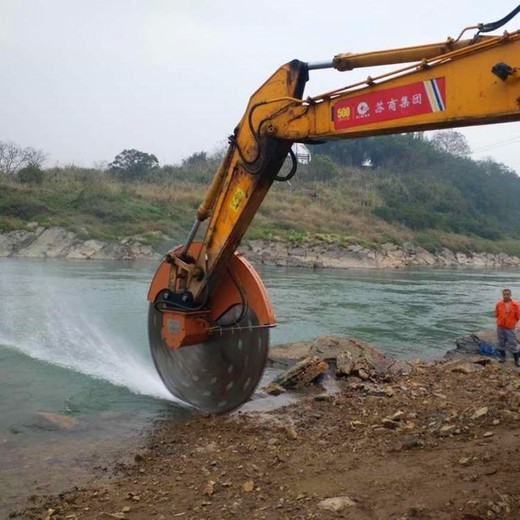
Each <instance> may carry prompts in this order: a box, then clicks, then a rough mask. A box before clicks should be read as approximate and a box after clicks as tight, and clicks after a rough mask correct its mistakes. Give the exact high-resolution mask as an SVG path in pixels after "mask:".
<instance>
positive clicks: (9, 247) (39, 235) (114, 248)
mask: <svg viewBox="0 0 520 520" xmlns="http://www.w3.org/2000/svg"><path fill="white" fill-rule="evenodd" d="M157 238H158V239H160V240H161V243H163V244H167V243H168V240H167V237H163V236H161V237H157ZM169 246H171V243H170V244H169ZM169 246H166V245H164V250H162V249H161V251H158V250H157V249H154V248H153V247H152V246H151V245H149V244H147V243H146V241H144V240H142V239H141V238H140V237H127V238H124V239H121V240H120V241H119V242H105V241H102V240H95V239H89V240H84V239H82V238H80V237H79V236H78V235H76V234H75V233H73V232H71V231H67V230H65V229H63V228H59V227H52V228H47V229H46V228H43V227H41V226H38V225H36V224H35V225H34V226H32V227H31V228H30V229H27V230H17V231H10V232H5V233H0V257H24V258H66V259H72V260H160V259H161V258H162V256H163V254H164V252H165V250H166V248H167V247H169ZM240 250H241V251H243V253H244V254H245V256H246V257H247V258H248V259H249V260H251V261H252V262H253V263H256V264H265V265H275V266H284V267H305V268H313V269H316V268H339V269H355V268H363V269H396V268H403V267H483V268H485V267H489V268H491V267H493V268H497V267H498V268H500V267H515V266H520V258H519V257H516V256H513V255H508V254H506V253H471V252H466V253H460V252H458V253H456V252H453V251H451V250H450V249H447V248H443V249H440V250H438V251H436V252H435V253H432V252H429V251H427V250H426V249H424V248H422V247H419V246H415V245H413V244H409V243H405V244H403V245H402V246H398V245H395V244H391V243H386V244H382V245H381V246H380V247H379V248H378V249H369V248H366V247H363V246H361V245H358V244H353V245H349V246H346V247H343V246H339V245H338V244H335V243H332V244H329V243H325V242H323V243H319V244H315V243H303V244H299V245H294V244H292V243H290V242H286V241H281V240H250V241H244V243H243V245H242V247H241V248H240Z"/></svg>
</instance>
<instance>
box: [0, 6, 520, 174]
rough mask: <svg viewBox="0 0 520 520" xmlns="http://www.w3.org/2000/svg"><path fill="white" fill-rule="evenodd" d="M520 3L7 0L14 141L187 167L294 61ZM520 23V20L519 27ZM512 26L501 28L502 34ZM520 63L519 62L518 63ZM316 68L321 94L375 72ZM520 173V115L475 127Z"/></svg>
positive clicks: (2, 41) (482, 151)
mask: <svg viewBox="0 0 520 520" xmlns="http://www.w3.org/2000/svg"><path fill="white" fill-rule="evenodd" d="M518 1H519V0H495V1H494V2H490V1H489V0H437V1H436V2H419V1H417V0H413V1H412V0H393V1H392V2H382V1H381V0H364V1H362V2H353V1H346V0H329V1H327V0H321V1H317V0H299V1H292V0H256V1H251V0H226V1H221V2H218V1H217V0H213V1H212V0H0V66H1V71H2V74H1V81H0V140H8V141H14V142H16V143H17V144H19V145H20V146H24V147H25V146H32V147H35V148H41V149H43V150H44V151H45V152H47V153H48V154H49V160H48V163H47V164H48V165H53V164H56V163H58V164H62V165H63V164H67V163H71V162H72V163H75V164H78V165H83V166H93V165H95V164H96V163H98V162H101V161H107V162H109V161H111V160H112V159H113V158H114V156H115V155H116V154H118V153H119V152H121V151H122V150H123V149H125V148H136V149H138V150H141V151H145V152H148V153H154V154H155V155H156V156H157V157H158V159H159V161H160V163H161V164H166V163H177V162H180V161H181V160H182V159H183V158H185V157H188V156H189V155H191V154H192V153H194V152H197V151H202V150H205V151H213V150H215V149H217V148H219V147H221V146H223V143H224V142H225V139H226V137H227V135H228V134H230V133H231V131H232V130H233V127H234V126H235V124H236V123H237V122H238V120H239V119H240V117H241V115H242V113H243V111H244V108H245V106H246V103H247V100H248V98H249V96H250V95H251V94H252V92H253V91H254V90H256V88H257V87H258V86H259V85H260V84H261V83H263V82H264V80H265V79H266V78H267V77H268V76H270V75H271V73H272V72H274V70H276V69H277V68H278V67H279V66H280V65H281V64H283V63H285V62H287V61H289V60H291V59H292V58H298V59H301V60H303V61H317V60H326V59H331V58H332V57H333V56H334V55H335V54H338V53H341V52H363V51H369V50H381V49H386V48H393V47H399V46H406V45H418V44H423V43H430V42H436V41H442V40H444V39H445V38H446V37H447V36H453V37H456V36H458V34H459V32H460V30H461V29H462V28H463V27H466V26H468V25H475V24H476V23H479V22H492V21H495V20H498V19H499V18H502V17H503V16H505V15H506V14H507V13H509V12H510V11H511V10H513V9H514V8H515V7H516V6H517V5H518ZM519 27H520V15H519V16H517V17H516V18H515V19H513V21H512V22H510V23H509V24H508V25H507V26H505V29H508V30H510V31H513V30H516V29H518V28H519ZM502 30H503V29H500V32H501V31H502ZM514 65H518V64H514ZM355 74H358V73H357V72H356V73H352V72H351V73H339V72H333V71H314V72H312V75H311V81H310V82H309V83H308V87H307V88H308V90H307V94H318V93H320V92H323V91H326V90H329V89H332V88H336V87H340V86H342V85H345V84H349V83H351V82H352V81H353V80H354V79H358V78H360V77H363V78H364V77H366V75H367V74H368V71H366V70H365V71H363V72H362V74H361V76H359V75H358V76H356V75H355ZM463 132H464V133H465V135H466V136H467V137H468V140H469V143H470V146H471V148H472V149H473V150H474V151H475V152H476V153H475V154H474V155H473V157H474V158H482V157H486V156H491V157H492V158H493V159H495V160H497V161H499V162H503V163H505V164H506V165H508V166H510V167H512V168H514V169H515V170H516V171H517V172H519V173H520V154H519V153H517V150H518V147H519V145H520V123H508V124H504V125H495V126H493V127H475V128H471V129H465V130H463Z"/></svg>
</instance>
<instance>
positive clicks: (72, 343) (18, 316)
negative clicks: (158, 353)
mask: <svg viewBox="0 0 520 520" xmlns="http://www.w3.org/2000/svg"><path fill="white" fill-rule="evenodd" d="M35 279H36V282H38V277H34V278H33V277H31V285H30V290H27V289H25V288H24V290H23V291H22V292H23V295H21V293H20V285H19V284H17V280H11V281H6V279H5V278H4V279H2V280H1V282H2V283H0V290H1V291H2V294H3V297H2V298H1V299H0V343H2V344H4V345H9V346H10V348H14V349H16V350H18V351H20V352H22V353H24V354H26V355H27V356H30V357H32V358H36V359H39V360H42V361H46V362H48V363H51V364H55V365H58V366H61V367H65V368H68V369H72V370H75V371H77V372H80V373H82V374H86V375H89V376H92V377H96V378H100V379H104V380H106V381H109V382H110V383H112V384H114V385H118V386H123V387H126V388H128V389H129V390H131V391H132V392H134V393H136V394H142V395H149V396H152V397H156V398H159V399H166V400H175V399H174V397H173V396H172V395H171V394H170V393H169V392H168V390H167V389H166V388H165V387H164V385H163V383H162V381H161V379H160V377H159V375H158V374H157V372H156V370H155V367H154V366H153V362H152V359H151V357H150V355H147V349H145V348H141V349H139V347H140V346H141V347H143V346H142V342H143V339H142V338H136V341H135V342H134V344H132V342H133V340H130V344H129V338H125V336H124V334H123V333H121V334H118V331H117V330H114V326H113V324H112V323H111V321H109V320H112V318H111V317H110V316H107V315H106V314H107V313H106V312H105V313H104V315H103V313H101V314H102V315H101V316H100V315H99V314H100V311H99V308H98V309H96V308H95V306H93V305H92V302H90V304H88V303H87V301H84V302H83V303H82V302H81V300H79V299H78V298H75V297H74V295H72V296H70V294H71V293H68V294H69V295H67V294H64V291H61V292H60V293H59V292H58V291H57V290H56V287H47V286H46V287H43V285H47V284H45V282H42V281H40V282H39V283H37V287H35ZM18 282H19V280H18ZM6 285H7V287H6ZM15 285H16V287H15ZM24 285H25V287H27V284H24ZM9 289H11V290H9ZM106 308H107V309H110V307H109V306H108V307H106ZM113 310H114V312H115V313H117V311H118V308H117V307H114V308H113ZM130 318H131V317H130ZM134 319H135V318H134ZM142 319H143V328H144V327H145V326H146V316H145V315H144V316H143V317H142ZM103 322H105V323H103ZM140 350H141V351H140Z"/></svg>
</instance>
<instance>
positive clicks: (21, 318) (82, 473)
mask: <svg viewBox="0 0 520 520" xmlns="http://www.w3.org/2000/svg"><path fill="white" fill-rule="evenodd" d="M155 268H156V264H151V263H146V262H140V263H125V262H97V261H96V262H81V261H59V260H46V261H43V260H28V259H1V260H0V504H3V505H0V517H1V516H2V513H5V512H6V511H7V510H8V508H10V507H14V506H16V504H17V502H19V499H20V497H22V496H26V495H29V494H31V493H33V492H38V493H47V492H56V491H59V490H61V489H63V488H64V487H67V486H69V485H72V484H77V485H81V483H82V482H84V480H85V478H86V477H87V476H88V475H87V474H86V473H87V471H86V468H88V467H91V466H92V465H93V464H94V465H97V466H98V469H99V471H101V472H102V471H103V470H104V469H105V468H106V460H107V458H108V457H107V453H108V452H111V451H113V452H114V453H116V452H117V453H118V454H121V453H122V452H123V453H124V451H125V450H127V451H130V448H131V447H134V446H137V445H138V444H139V442H141V438H140V437H139V432H141V431H142V430H143V428H145V427H146V426H147V425H149V424H150V422H151V421H152V420H154V419H155V418H157V417H160V416H163V415H164V414H170V415H171V414H174V415H175V416H176V417H177V418H178V420H185V419H187V418H189V411H187V410H186V409H185V408H183V407H182V406H180V405H179V403H176V402H175V400H174V399H173V398H172V397H171V396H170V395H169V394H168V392H167V391H166V390H165V388H164V387H163V385H162V383H161V381H160V379H159V377H158V376H157V374H156V372H155V369H154V367H153V362H152V360H151V357H150V355H149V352H148V344H147V331H146V326H147V325H146V322H147V318H146V315H147V307H148V305H147V301H146V293H147V290H148V284H149V282H150V280H151V277H152V275H153V272H154V270H155ZM259 272H260V275H261V277H262V279H263V280H264V283H265V285H266V287H267V290H268V293H269V295H270V297H271V299H272V301H273V304H274V308H275V311H276V315H277V321H278V326H277V328H275V329H273V330H272V332H271V344H277V343H286V342H292V341H300V340H310V339H313V338H315V337H316V336H320V335H326V334H327V335H328V334H338V335H348V336H353V337H356V338H359V339H362V340H364V341H367V342H369V343H372V344H374V345H375V346H377V347H379V348H381V349H382V350H384V351H385V352H387V353H390V354H392V355H394V356H397V357H402V358H416V357H421V358H423V359H424V358H427V359H429V358H435V357H441V356H442V355H443V354H444V352H445V351H446V350H447V349H448V348H451V347H452V345H453V341H454V339H455V338H457V337H458V336H460V335H463V334H466V333H469V332H473V331H476V330H478V329H485V328H492V327H493V315H492V314H493V313H492V309H493V305H494V302H495V301H496V300H497V299H498V298H499V297H500V290H501V288H502V287H504V286H509V287H511V288H512V289H513V296H515V293H516V294H517V295H518V296H520V272H519V271H518V270H501V271H492V270H447V269H446V270H443V269H428V270H416V269H414V270H395V271H373V270H317V271H310V270H299V269H282V268H269V267H261V268H259ZM40 412H53V413H57V414H61V415H65V416H67V417H70V418H73V419H74V420H75V421H77V425H78V426H77V427H76V428H74V429H73V431H71V432H67V431H55V430H54V429H53V428H52V427H50V426H49V424H48V423H46V422H45V421H42V418H41V416H40V415H39V413H40ZM118 450H119V451H118ZM107 469H108V468H107ZM107 473H108V471H107ZM65 484H66V485H65Z"/></svg>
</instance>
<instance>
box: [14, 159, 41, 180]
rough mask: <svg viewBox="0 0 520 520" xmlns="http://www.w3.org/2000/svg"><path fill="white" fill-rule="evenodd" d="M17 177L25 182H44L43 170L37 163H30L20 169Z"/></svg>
mask: <svg viewBox="0 0 520 520" xmlns="http://www.w3.org/2000/svg"><path fill="white" fill-rule="evenodd" d="M16 178H17V179H18V180H19V181H20V182H21V183H23V184H41V183H42V182H43V170H42V169H41V168H40V166H39V165H38V164H36V163H29V164H28V165H27V166H24V167H23V168H22V169H20V170H18V173H17V174H16Z"/></svg>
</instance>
